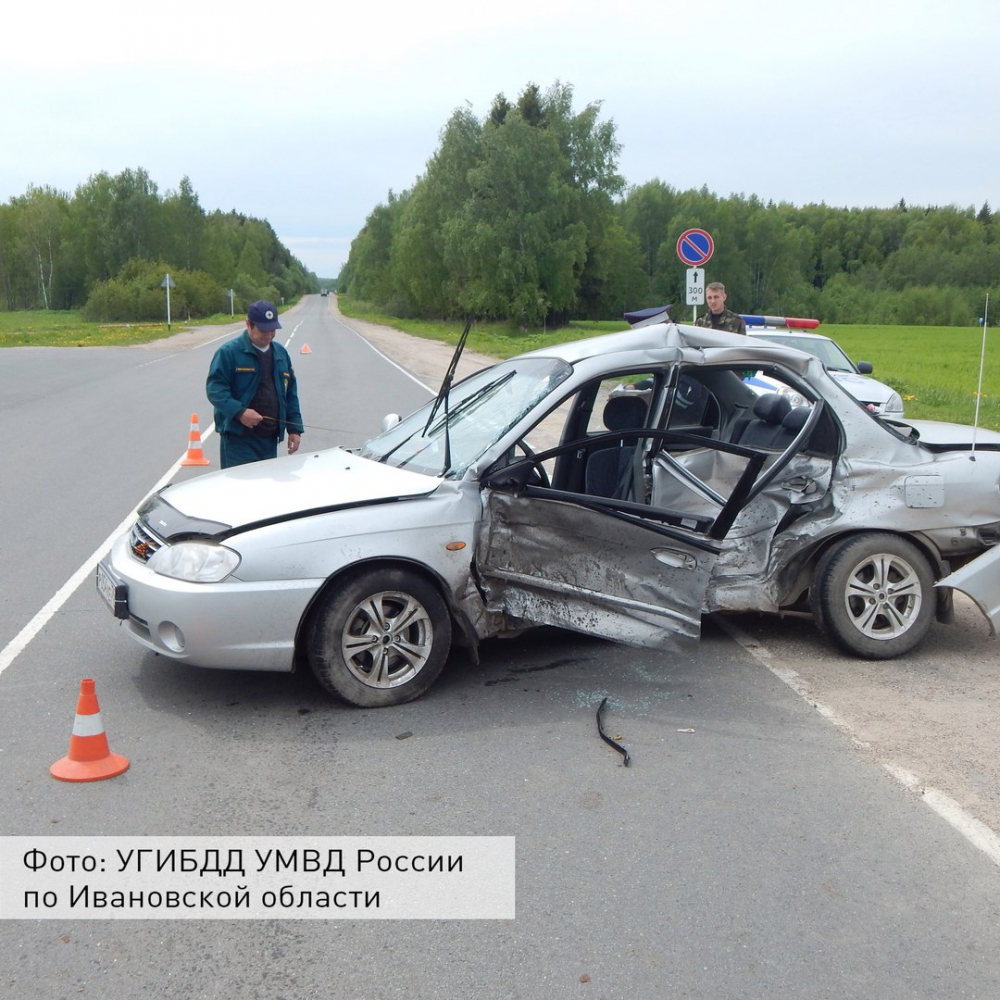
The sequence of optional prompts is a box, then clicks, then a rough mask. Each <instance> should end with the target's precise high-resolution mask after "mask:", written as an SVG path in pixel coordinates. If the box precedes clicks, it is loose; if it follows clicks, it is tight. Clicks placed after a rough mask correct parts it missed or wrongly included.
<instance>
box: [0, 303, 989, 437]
mask: <svg viewBox="0 0 1000 1000" xmlns="http://www.w3.org/2000/svg"><path fill="white" fill-rule="evenodd" d="M338 304H339V307H340V310H341V312H343V313H344V315H345V316H353V317H356V318H357V319H363V320H368V321H369V322H372V323H380V324H383V325H386V326H392V327H395V328H396V329H397V330H402V331H403V332H404V333H409V334H411V335H412V336H415V337H423V338H424V339H427V340H436V341H443V342H444V343H448V344H456V343H458V339H459V337H460V336H461V333H462V329H463V327H464V325H465V324H464V323H463V322H462V321H461V320H454V321H450V322H430V321H424V320H409V319H400V318H398V317H395V316H387V315H385V314H383V313H380V312H378V311H377V310H374V309H372V308H371V307H370V306H368V305H367V304H366V303H364V302H358V301H354V300H352V299H350V298H349V297H348V296H345V295H340V296H339V297H338ZM233 321H234V317H233V316H230V315H228V314H225V313H218V314H216V315H215V316H209V317H207V318H204V319H197V320H192V321H190V322H188V321H185V322H183V323H173V324H171V329H170V330H169V331H168V330H167V326H166V323H132V324H127V323H120V324H113V323H88V322H86V321H84V320H83V319H81V317H80V314H79V313H78V312H75V311H66V312H54V311H48V312H44V311H41V310H38V311H27V312H13V313H9V312H0V348H2V347H19V346H47V347H125V346H128V345H132V344H145V343H148V342H149V341H151V340H159V339H161V338H163V337H167V336H169V335H171V334H174V333H180V332H182V331H184V330H185V329H188V328H190V327H191V326H194V325H197V326H208V325H224V324H227V323H232V322H233ZM623 329H626V327H625V323H624V321H618V320H603V321H600V322H590V321H574V322H572V323H570V324H569V326H566V327H562V328H560V329H558V330H551V329H541V330H539V329H533V330H527V331H521V330H518V329H517V328H516V327H511V326H510V325H509V324H507V323H485V322H484V323H475V324H473V327H472V329H471V330H470V332H469V338H468V341H467V346H468V348H469V350H470V351H475V352H477V353H479V354H486V355H489V356H490V357H494V358H509V357H513V356H514V355H515V354H521V353H522V352H524V351H533V350H536V349H537V348H541V347H547V346H550V345H552V344H560V343H565V342H566V341H569V340H580V339H582V338H586V337H593V336H599V335H601V334H604V333H616V332H619V331H621V330H623ZM818 332H822V333H824V334H826V335H827V336H828V337H832V338H833V339H834V340H836V341H837V343H838V344H840V346H841V347H842V348H843V349H844V350H845V351H846V352H847V353H848V355H850V357H851V358H853V359H854V361H861V360H864V361H870V362H871V363H872V365H873V366H874V371H873V375H874V376H875V377H876V378H878V379H879V381H882V382H885V383H887V384H888V385H891V386H892V387H893V388H895V389H896V390H897V391H898V392H899V393H900V395H901V396H902V397H903V403H904V406H905V408H906V415H907V416H908V417H911V418H913V419H922V420H945V421H951V422H953V423H960V424H971V423H973V421H974V419H975V416H976V394H977V388H978V384H979V360H980V355H981V352H982V348H983V334H982V329H981V328H980V327H972V328H970V327H951V326H861V325H859V326H838V325H833V324H830V325H825V326H821V327H820V330H819V331H818ZM986 337H987V339H986V355H985V364H984V368H983V378H982V395H981V396H980V397H979V424H980V426H982V427H988V428H991V429H992V430H998V431H1000V330H997V329H996V328H991V329H990V330H988V331H987V335H986Z"/></svg>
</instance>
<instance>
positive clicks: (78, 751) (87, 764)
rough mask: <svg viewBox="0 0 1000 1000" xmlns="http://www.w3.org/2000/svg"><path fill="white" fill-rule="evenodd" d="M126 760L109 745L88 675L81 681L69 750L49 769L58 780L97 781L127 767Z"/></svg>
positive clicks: (111, 776) (95, 695) (92, 685)
mask: <svg viewBox="0 0 1000 1000" xmlns="http://www.w3.org/2000/svg"><path fill="white" fill-rule="evenodd" d="M128 763H129V762H128V758H127V757H122V756H121V755H120V754H116V753H112V752H111V751H110V750H109V749H108V738H107V736H106V735H105V733H104V723H103V722H101V710H100V708H99V707H98V704H97V694H96V693H95V691H94V682H93V680H91V679H90V678H87V679H86V680H82V681H80V697H79V699H78V700H77V703H76V720H75V721H74V722H73V735H72V736H70V738H69V754H68V755H67V756H66V757H63V758H62V759H61V760H57V761H56V762H55V763H54V764H53V765H52V767H50V768H49V772H50V773H51V774H52V777H53V778H58V779H59V780H60V781H100V780H101V779H102V778H113V777H114V776H115V775H116V774H122V773H123V772H125V771H127V770H128Z"/></svg>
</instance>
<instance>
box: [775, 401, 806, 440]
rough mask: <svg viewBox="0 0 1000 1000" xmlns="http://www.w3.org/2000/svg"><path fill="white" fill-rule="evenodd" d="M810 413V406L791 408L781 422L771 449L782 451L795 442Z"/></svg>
mask: <svg viewBox="0 0 1000 1000" xmlns="http://www.w3.org/2000/svg"><path fill="white" fill-rule="evenodd" d="M810 413H812V407H811V406H795V407H792V409H790V410H789V411H788V413H786V414H785V418H784V419H783V420H782V421H781V430H780V431H779V432H778V434H777V435H776V436H775V439H774V443H773V444H772V445H771V447H772V448H780V449H781V450H782V451H784V450H785V448H787V447H788V446H789V445H790V444H791V443H792V442H793V441H794V440H795V438H796V435H797V434H798V433H799V431H800V430H802V428H803V427H805V425H806V421H807V420H808V419H809V414H810Z"/></svg>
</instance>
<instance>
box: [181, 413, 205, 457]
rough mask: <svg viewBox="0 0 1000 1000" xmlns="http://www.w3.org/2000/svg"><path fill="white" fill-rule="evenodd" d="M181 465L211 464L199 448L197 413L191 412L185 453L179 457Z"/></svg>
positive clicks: (199, 432)
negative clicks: (181, 457)
mask: <svg viewBox="0 0 1000 1000" xmlns="http://www.w3.org/2000/svg"><path fill="white" fill-rule="evenodd" d="M181 465H211V463H210V462H209V460H208V459H207V458H205V453H204V452H203V451H202V450H201V430H200V428H199V427H198V414H197V413H192V414H191V430H190V432H189V433H188V450H187V454H186V455H185V456H184V458H183V459H181Z"/></svg>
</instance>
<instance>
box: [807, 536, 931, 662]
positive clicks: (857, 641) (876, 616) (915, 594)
mask: <svg viewBox="0 0 1000 1000" xmlns="http://www.w3.org/2000/svg"><path fill="white" fill-rule="evenodd" d="M810 591H811V602H812V610H813V616H814V617H815V619H816V622H817V624H818V625H819V627H820V630H821V631H822V632H823V633H824V634H825V635H827V636H829V637H830V638H831V639H833V640H834V641H835V642H837V643H838V644H839V645H840V646H842V647H843V648H844V649H846V650H847V651H848V652H850V653H854V654H855V655H856V656H862V657H865V658H866V659H870V660H888V659H891V658H892V657H894V656H901V655H902V654H903V653H908V652H909V651H910V650H911V649H913V647H914V646H916V645H917V643H919V642H920V640H921V639H923V637H924V636H925V635H926V634H927V630H928V629H929V628H930V627H931V623H932V622H933V620H934V615H935V595H934V573H933V571H932V569H931V566H930V563H929V562H928V560H927V557H926V556H925V555H924V554H923V553H922V552H921V551H920V549H919V548H917V546H916V545H914V544H913V543H912V542H910V541H908V540H907V539H905V538H901V537H900V536H898V535H890V534H882V533H876V532H871V533H868V534H864V535H855V536H854V537H852V538H848V539H846V540H844V541H842V542H840V543H839V544H836V545H834V546H832V547H831V548H830V549H829V550H828V551H827V552H826V553H825V554H824V555H823V557H822V559H820V561H819V564H818V565H817V567H816V571H815V573H814V574H813V580H812V587H811V588H810Z"/></svg>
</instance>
